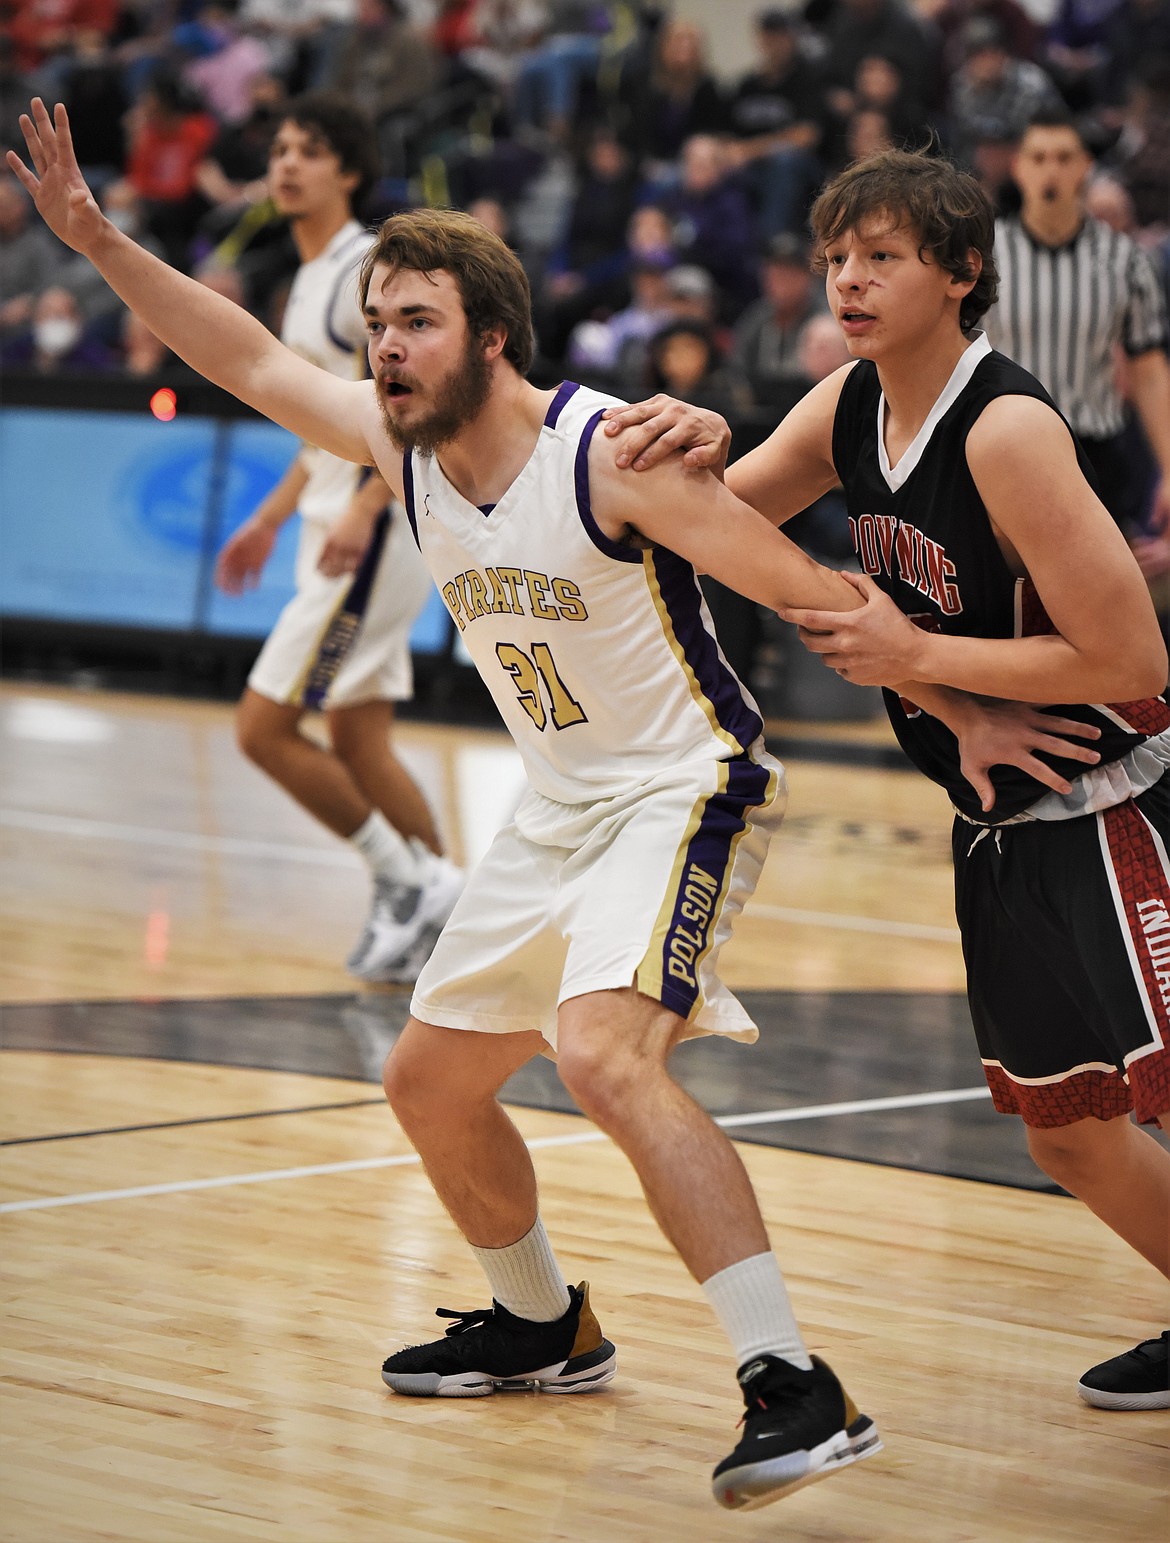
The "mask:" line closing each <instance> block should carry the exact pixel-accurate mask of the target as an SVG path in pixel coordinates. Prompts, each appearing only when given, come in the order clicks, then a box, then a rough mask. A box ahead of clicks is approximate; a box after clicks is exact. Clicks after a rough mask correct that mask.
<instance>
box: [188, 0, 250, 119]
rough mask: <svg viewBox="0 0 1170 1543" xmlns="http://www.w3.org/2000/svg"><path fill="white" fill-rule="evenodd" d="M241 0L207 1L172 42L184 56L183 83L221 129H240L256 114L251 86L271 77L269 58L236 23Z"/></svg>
mask: <svg viewBox="0 0 1170 1543" xmlns="http://www.w3.org/2000/svg"><path fill="white" fill-rule="evenodd" d="M238 9H239V0H205V3H204V4H202V5H200V7H199V9H198V11H197V13H196V15H195V18H194V20H192V21H190V22H187V23H185V24H184V25H182V26H179V27H176V28H175V31H174V33H173V36H172V41H173V43H174V45H175V47H176V48H178V49H179V51H180V52H181V53H182V54H183V55H184V56H186V58H187V60H188V62H187V63H186V64H185V65H184V66H183V79H184V80H185V81H186V83H187V85H188V86H190V88H191V90H192V91H193V93H194V94H195V95H196V96H198V97H199V99H200V100H201V101H203V102H204V103H205V104H206V106H207V107H208V108H209V109H210V110H211V112H213V113H214V114H215V116H216V118H218V120H219V121H220V123H226V124H236V123H242V122H243V120H244V119H245V118H246V117H247V116H248V114H249V112H251V110H252V82H253V81H254V80H255V79H256V77H257V76H259V75H267V74H268V72H269V64H270V55H269V51H268V49H267V48H265V46H264V44H263V43H262V42H261V41H260V39H259V38H257V37H253V36H251V35H250V34H249V33H247V32H245V31H243V30H242V29H241V27H240V26H239V23H238V20H237V15H236V13H237V11H238Z"/></svg>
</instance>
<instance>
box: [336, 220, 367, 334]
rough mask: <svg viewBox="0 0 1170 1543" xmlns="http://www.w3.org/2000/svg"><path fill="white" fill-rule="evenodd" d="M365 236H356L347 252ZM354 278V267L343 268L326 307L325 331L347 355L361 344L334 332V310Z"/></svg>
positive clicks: (360, 234) (363, 233)
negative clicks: (344, 290) (345, 288)
mask: <svg viewBox="0 0 1170 1543" xmlns="http://www.w3.org/2000/svg"><path fill="white" fill-rule="evenodd" d="M364 235H365V232H364V231H361V232H359V234H358V235H356V236H354V238H353V240H352V241H351V242H350V244H349V247H347V248H346V250H347V251H350V250H352V249H353V248H354V247H355V246H356V245H357V244H358V242H359V241H361V239H362V237H363V236H364ZM353 277H354V269H353V267H352V266H350V265H348V264H347V265H346V266H345V267H344V268H342V270H341V272H340V273H339V274H338V275H337V277H336V279H334V281H333V292H332V293H331V294H330V296H329V303H328V305H326V307H325V331H326V332H327V333H328V334H329V341H330V342H331V343H332V344H333V346H334V348H340V349H341V351H342V352H343V353H347V354H352V353H356V352H357V350H358V348H359V347H360V346H361V345H360V344H358V345H355V344H353V343H351V342H350V341H349V339H348V338H339V337H338V336H337V333H336V332H334V330H333V309H334V307H335V306H336V304H337V302H338V300H340V299H341V291H342V289H343V288H344V286H345V285H346V284H348V283H349V281H350V279H352V278H353ZM366 358H367V363H368V360H369V355H368V354H367V355H366Z"/></svg>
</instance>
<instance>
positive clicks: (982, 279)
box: [809, 150, 999, 332]
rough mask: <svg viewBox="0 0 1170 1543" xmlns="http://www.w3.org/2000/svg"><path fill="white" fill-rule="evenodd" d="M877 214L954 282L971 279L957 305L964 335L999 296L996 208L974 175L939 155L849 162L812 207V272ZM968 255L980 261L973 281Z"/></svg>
mask: <svg viewBox="0 0 1170 1543" xmlns="http://www.w3.org/2000/svg"><path fill="white" fill-rule="evenodd" d="M875 215H878V216H880V215H886V216H888V217H889V218H890V219H891V220H892V221H893V222H894V223H895V225H898V226H908V227H909V228H910V229H911V230H913V231H914V232H915V234H916V235H917V236H918V238H919V247H918V253H919V256H922V255H923V254H924V253H929V254H930V256H931V258H932V259H933V260H934V261H935V262H936V263H938V265H939V267H940V268H945V269H946V271H947V272H948V273H951V274H953V275H954V276H955V277H956V278H958V279H963V280H967V279H975V284H974V287H973V288H972V290H971V292H970V294H967V295H964V297H963V301H962V304H961V305H960V307H959V326H960V327H961V328H962V330H963V331H964V332H970V331H971V330H972V328H973V327H974V326H975V325H976V324H977V323H978V321H979V319H980V318H981V317H982V316H984V315H985V314H986V313H987V312H988V311H989V310H990V309H991V307H992V306H993V305H994V304H995V302H996V299H997V297H998V295H999V272H998V270H997V268H996V266H995V210H994V209H993V208H992V205H991V200H990V199H989V198H988V196H987V194H986V193H985V192H984V191H983V189H982V188H981V187H980V186H979V183H978V182H976V180H975V178H974V177H972V176H970V175H969V174H968V173H967V172H965V171H960V170H959V169H958V167H957V166H953V165H952V164H951V163H950V161H947V160H944V159H942V158H941V157H940V156H933V155H922V154H920V153H918V152H917V151H911V150H883V151H881V152H880V153H879V154H877V155H871V156H867V157H866V158H865V159H864V160H862V161H856V162H854V164H853V165H852V166H849V167H846V169H845V170H844V171H843V172H841V173H840V175H839V176H837V177H834V178H833V180H832V182H830V183H829V184H828V185H827V186H826V187H825V188H823V189H822V190H821V193H820V195H819V196H818V198H817V201H816V203H815V204H814V205H813V207H812V213H811V214H810V216H809V221H810V223H811V225H812V231H813V239H814V242H815V253H814V257H813V266H814V267H815V268H816V269H817V271H818V272H819V273H823V272H824V271H825V269H826V267H827V266H828V263H827V260H826V258H825V248H826V247H827V246H829V245H830V244H831V243H832V242H834V241H837V240H839V239H840V237H841V236H843V235H844V234H845V232H846V231H850V230H856V229H857V227H858V226H859V225H860V224H861V223H862V222H863V221H864V220H867V219H870V218H872V217H873V216H875ZM972 251H975V252H978V254H979V256H980V258H981V259H982V267H981V268H980V270H979V272H978V276H976V271H975V265H974V263H972V261H971V252H972Z"/></svg>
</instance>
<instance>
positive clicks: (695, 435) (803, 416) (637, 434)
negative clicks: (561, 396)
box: [604, 365, 852, 545]
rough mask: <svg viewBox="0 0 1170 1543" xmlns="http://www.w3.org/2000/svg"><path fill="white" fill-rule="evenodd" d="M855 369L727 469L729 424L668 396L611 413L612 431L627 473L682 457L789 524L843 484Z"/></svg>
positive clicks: (831, 379)
mask: <svg viewBox="0 0 1170 1543" xmlns="http://www.w3.org/2000/svg"><path fill="white" fill-rule="evenodd" d="M851 368H852V365H845V366H844V367H843V368H841V369H839V370H835V371H834V372H833V374H832V375H829V376H827V377H826V378H825V379H824V380H822V381H820V382H818V384H817V385H815V386H814V387H813V388H812V390H811V391H810V392H809V393H808V395H807V396H804V397H802V398H801V400H800V401H799V402H798V403H797V404H796V406H795V407H794V408H793V409H792V410H791V412H789V413H788V414H786V416H785V417H784V419H783V420H782V422H781V423H780V424H779V426H778V427H777V428H775V429H774V430H773V431H772V433H771V434H770V435H769V436H768V438H767V439H766V440H765V441H764V443H763V444H762V445H758V446H757V447H756V449H754V450H751V451H749V452H748V454H747V455H745V456H742V457H741V458H740V459H739V460H738V461H735V462H734V463H733V464H732V465H731V466H728V467H727V468H726V470H724V466H725V464H726V460H727V453H728V450H729V448H730V444H731V431H730V429H729V428H728V426H727V424H726V422H725V421H724V420H723V419H722V418H721V417H720V416H719V414H718V413H715V412H711V411H710V410H708V409H704V408H699V407H692V406H691V405H690V404H689V403H687V402H680V401H678V400H677V399H676V398H675V397H669V396H663V395H661V394H660V395H658V396H655V397H650V398H648V399H647V400H646V401H644V402H633V403H631V404H630V405H629V406H627V407H611V408H608V409H607V410H606V413H605V429H604V433H605V435H606V438H607V439H608V440H609V441H610V443H611V445H612V453H613V455H614V457H615V460H616V464H617V465H618V467H619V468H620V469H622V470H626V469H627V468H628V469H630V470H632V471H634V472H647V471H650V470H652V469H653V468H654V467H656V466H660V465H662V464H663V463H664V462H665V461H667V460H669V459H670V458H671V457H672V456H675V455H681V459H682V461H683V464H684V465H686V466H688V467H693V468H706V469H709V470H711V471H713V472H714V473H715V474H716V476H718V477H720V478H721V479H722V480H723V481H724V482H726V484H727V486H728V487H729V488H730V489H731V490H732V492H733V493H735V494H736V496H737V497H738V498H741V499H743V501H744V503H746V504H750V505H751V507H752V508H753V509H758V510H759V512H760V513H761V514H762V515H764V517H765V518H766V519H768V520H770V521H771V522H772V524H773V525H782V524H783V523H784V521H785V520H790V519H791V518H792V516H793V515H794V514H799V513H800V511H801V510H802V509H807V508H808V506H809V505H810V504H812V503H815V502H816V500H817V499H818V498H820V496H821V495H822V494H823V493H827V492H828V490H829V489H830V488H832V487H835V486H836V483H837V472H836V468H835V467H834V465H833V417H834V414H835V413H836V411H837V399H838V397H839V396H840V395H841V387H842V385H843V384H844V381H845V377H846V376H847V375H848V373H849V371H850V369H851ZM667 544H668V545H669V543H667Z"/></svg>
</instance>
